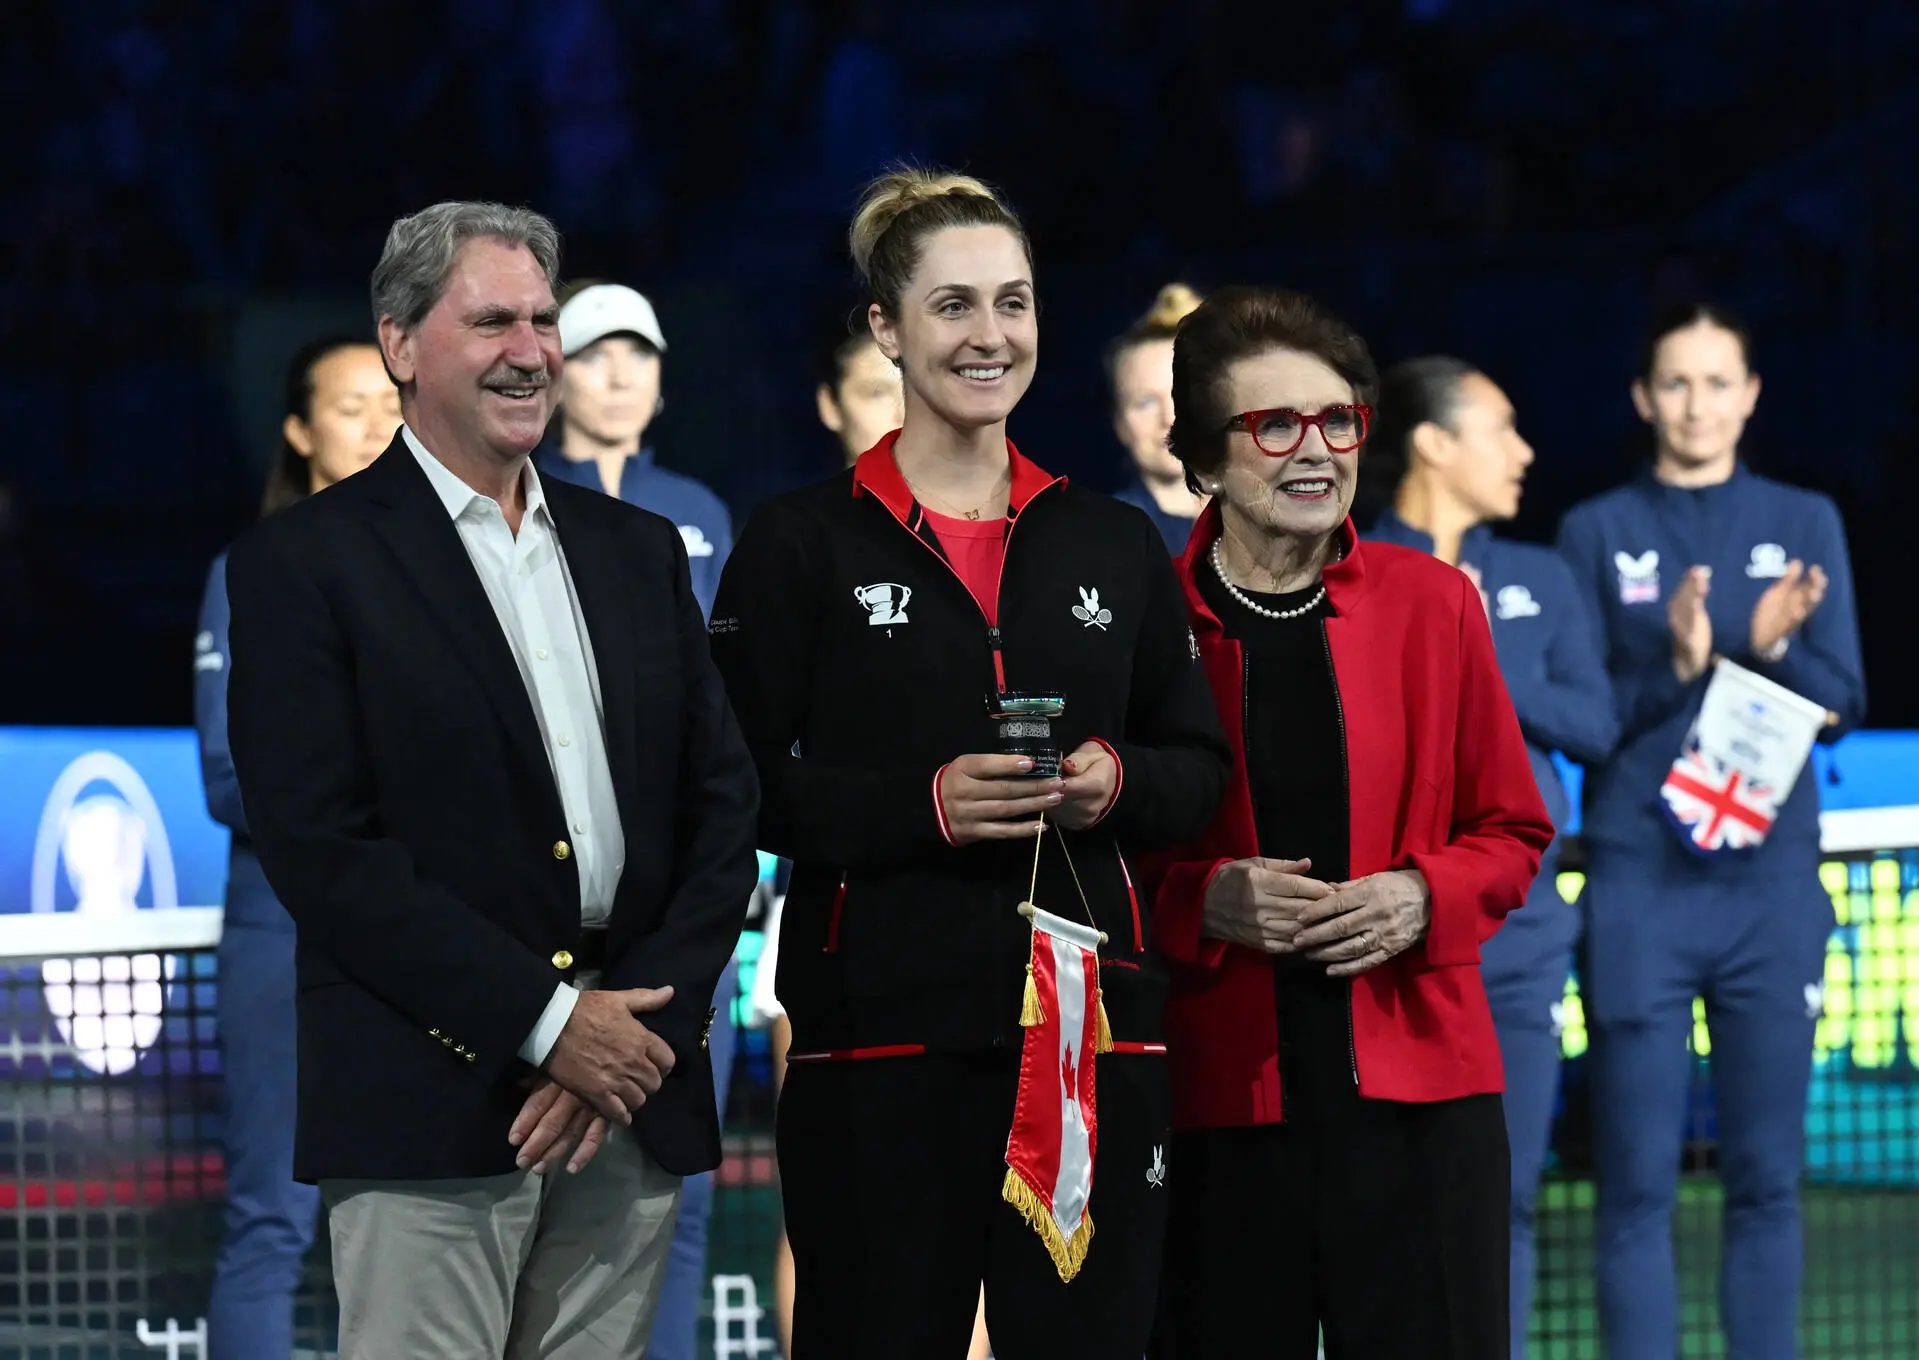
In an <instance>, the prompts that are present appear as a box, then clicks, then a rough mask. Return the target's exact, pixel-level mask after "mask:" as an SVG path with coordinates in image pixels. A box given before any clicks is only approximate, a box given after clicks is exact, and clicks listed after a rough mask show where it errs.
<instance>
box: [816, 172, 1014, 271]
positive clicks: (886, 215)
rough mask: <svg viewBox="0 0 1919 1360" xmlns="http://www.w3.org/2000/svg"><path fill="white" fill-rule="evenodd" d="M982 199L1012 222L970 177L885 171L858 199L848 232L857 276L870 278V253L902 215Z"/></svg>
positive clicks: (1004, 209) (997, 200) (1004, 208)
mask: <svg viewBox="0 0 1919 1360" xmlns="http://www.w3.org/2000/svg"><path fill="white" fill-rule="evenodd" d="M949 197H953V198H983V199H985V200H986V201H987V202H989V203H991V204H993V205H994V206H995V207H997V208H998V209H1000V211H1001V212H1002V213H1005V214H1006V215H1007V217H1008V218H1011V216H1012V213H1011V210H1010V209H1008V208H1007V206H1006V204H1005V203H1004V202H1003V201H1002V200H1001V198H1000V196H999V195H998V194H996V193H994V192H993V191H992V190H991V189H989V188H988V187H987V186H986V185H985V184H984V183H983V182H981V181H980V180H977V179H974V178H973V177H972V176H971V175H956V174H954V173H952V172H951V171H946V170H922V169H919V168H918V167H917V166H911V165H902V166H896V167H895V168H893V169H892V170H889V171H887V172H886V173H885V174H883V175H881V176H880V177H879V178H878V179H876V180H874V181H873V182H872V183H871V184H869V185H867V186H866V191H865V192H864V193H862V194H861V195H860V205H859V208H858V210H857V211H855V212H854V214H853V225H852V227H851V228H850V229H848V231H847V234H846V237H847V245H848V247H849V248H850V249H851V251H852V254H853V263H854V264H855V265H857V266H858V267H859V271H860V273H861V274H862V275H863V276H865V277H867V278H869V279H870V278H871V277H872V264H873V252H874V251H875V250H876V249H877V248H878V247H879V243H880V238H881V237H882V236H884V235H886V229H887V228H888V227H890V226H892V225H893V223H894V222H895V221H896V220H898V218H899V217H900V215H901V214H902V213H905V212H907V211H908V210H910V209H912V208H916V207H918V206H919V205H920V204H922V203H928V202H931V201H932V200H934V199H939V198H949Z"/></svg>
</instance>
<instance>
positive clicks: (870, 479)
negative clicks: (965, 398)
mask: <svg viewBox="0 0 1919 1360" xmlns="http://www.w3.org/2000/svg"><path fill="white" fill-rule="evenodd" d="M899 437H900V432H899V431H898V430H894V431H893V432H892V433H891V434H888V435H887V436H885V437H884V438H883V439H881V440H880V442H879V443H877V444H875V445H874V446H873V447H872V448H870V449H868V450H867V451H866V452H865V453H862V454H861V455H860V457H859V461H858V462H856V463H855V464H853V494H854V495H855V496H859V495H863V494H865V493H867V492H871V493H872V494H873V495H875V496H877V497H878V498H879V500H880V503H881V504H882V505H884V506H885V507H886V508H887V509H888V510H891V511H892V512H893V517H894V518H895V519H897V520H899V522H900V523H901V524H909V525H910V524H912V522H913V507H914V506H915V505H917V504H919V502H918V500H917V499H916V498H915V497H914V495H913V488H912V487H910V486H908V485H907V484H906V478H905V477H904V476H903V475H902V474H901V473H900V465H899V464H898V463H897V462H895V461H894V460H893V444H894V441H896V440H897V439H898V438H899ZM1006 456H1007V457H1008V458H1009V459H1011V460H1012V464H1013V489H1012V495H1011V496H1010V497H1009V499H1008V501H1007V514H1008V515H1009V516H1017V515H1018V514H1019V512H1020V511H1022V510H1024V509H1025V508H1026V502H1028V501H1030V500H1032V499H1033V497H1034V496H1037V495H1038V494H1039V493H1040V492H1042V491H1044V490H1045V489H1046V488H1047V487H1049V486H1051V485H1053V483H1055V482H1063V481H1065V480H1066V479H1065V478H1064V477H1055V476H1053V475H1052V474H1051V473H1049V472H1047V471H1046V469H1044V468H1042V467H1041V466H1039V464H1037V463H1035V462H1032V461H1031V460H1030V459H1027V458H1024V457H1021V456H1020V451H1019V450H1018V449H1017V448H1015V447H1013V441H1012V440H1010V439H1009V440H1007V441H1006Z"/></svg>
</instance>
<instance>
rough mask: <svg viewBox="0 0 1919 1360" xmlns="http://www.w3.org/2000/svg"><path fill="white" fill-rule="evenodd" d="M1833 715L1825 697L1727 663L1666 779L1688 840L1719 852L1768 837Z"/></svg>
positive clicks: (1670, 811)
mask: <svg viewBox="0 0 1919 1360" xmlns="http://www.w3.org/2000/svg"><path fill="white" fill-rule="evenodd" d="M1825 720H1826V711H1825V710H1824V709H1823V708H1821V707H1820V706H1819V705H1818V704H1815V703H1813V702H1812V701H1810V700H1808V699H1803V698H1801V697H1800V696H1799V695H1797V694H1794V693H1793V692H1792V691H1791V690H1789V689H1785V688H1783V687H1781V686H1779V685H1775V684H1774V683H1773V682H1772V681H1770V680H1768V679H1766V678H1765V677H1764V676H1760V675H1755V674H1753V672H1751V671H1749V670H1747V669H1746V668H1745V667H1743V666H1739V665H1735V664H1734V663H1733V662H1730V661H1721V662H1719V664H1718V666H1717V667H1716V668H1715V669H1714V671H1713V676H1712V681H1711V683H1710V684H1708V685H1707V686H1706V697H1705V701H1704V702H1703V703H1702V704H1701V705H1700V709H1699V716H1698V717H1697V718H1695V719H1694V720H1693V725H1692V730H1691V731H1690V732H1688V733H1687V734H1686V743H1685V745H1684V746H1683V747H1682V748H1681V749H1680V752H1679V757H1678V759H1676V760H1674V761H1673V763H1672V768H1671V769H1669V770H1667V771H1666V778H1665V780H1664V782H1663V783H1661V784H1660V786H1659V797H1660V801H1661V802H1662V803H1663V804H1664V807H1665V810H1666V815H1667V817H1668V818H1669V819H1670V820H1671V821H1672V824H1673V826H1674V827H1676V828H1677V829H1678V831H1679V833H1680V835H1681V836H1683V837H1684V838H1685V842H1686V847H1687V848H1688V849H1689V850H1692V851H1693V852H1694V853H1696V854H1699V855H1705V856H1717V855H1724V854H1736V853H1739V852H1744V851H1750V850H1753V849H1755V848H1757V847H1758V846H1760V845H1762V844H1764V842H1765V839H1766V836H1767V834H1768V833H1769V832H1771V830H1772V824H1773V821H1774V819H1775V818H1777V817H1778V815H1779V808H1780V805H1781V804H1783V803H1784V802H1785V801H1786V798H1787V796H1788V795H1789V794H1790V793H1791V792H1792V789H1793V785H1794V784H1795V783H1796V782H1798V779H1799V772H1800V771H1801V770H1802V769H1804V768H1805V765H1806V757H1807V756H1809V755H1810V754H1812V743H1813V741H1814V739H1815V738H1816V737H1818V735H1819V729H1820V727H1821V726H1823V725H1824V723H1825Z"/></svg>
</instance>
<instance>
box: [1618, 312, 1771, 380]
mask: <svg viewBox="0 0 1919 1360" xmlns="http://www.w3.org/2000/svg"><path fill="white" fill-rule="evenodd" d="M1699 325H1706V326H1716V327H1718V328H1719V329H1720V330H1722V331H1726V332H1729V333H1730V334H1731V335H1732V338H1733V339H1735V340H1737V341H1738V342H1739V357H1740V359H1742V360H1743V361H1744V362H1745V365H1746V371H1747V372H1748V373H1751V372H1754V371H1755V370H1754V368H1753V363H1752V332H1751V330H1749V329H1748V328H1747V326H1746V323H1745V322H1744V321H1743V320H1742V319H1741V318H1740V317H1739V315H1738V313H1736V312H1734V311H1733V310H1732V309H1731V308H1729V307H1722V306H1720V305H1719V304H1718V303H1716V302H1698V301H1694V302H1683V303H1680V304H1679V305H1678V306H1674V307H1667V308H1665V309H1664V310H1662V311H1661V312H1660V313H1659V315H1658V316H1657V317H1656V318H1655V319H1654V321H1653V323H1652V327H1651V328H1650V329H1649V330H1648V331H1647V332H1646V344H1645V347H1644V348H1643V349H1641V350H1640V352H1639V376H1640V378H1641V380H1642V381H1643V380H1644V379H1647V378H1650V377H1652V367H1653V364H1654V363H1656V362H1657V361H1658V359H1659V346H1660V345H1661V344H1663V343H1664V342H1665V339H1666V337H1667V336H1669V335H1671V334H1672V333H1673V332H1675V331H1683V330H1689V329H1691V328H1692V327H1694V326H1699Z"/></svg>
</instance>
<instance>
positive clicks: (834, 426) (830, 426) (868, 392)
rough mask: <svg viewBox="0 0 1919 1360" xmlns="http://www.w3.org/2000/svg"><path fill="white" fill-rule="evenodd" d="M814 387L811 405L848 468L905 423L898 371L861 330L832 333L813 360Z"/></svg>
mask: <svg viewBox="0 0 1919 1360" xmlns="http://www.w3.org/2000/svg"><path fill="white" fill-rule="evenodd" d="M814 367H815V372H816V373H817V375H818V378H819V385H818V386H817V387H815V388H814V389H813V402H814V405H815V406H816V407H817V408H818V410H819V413H820V424H822V425H824V426H825V427H826V428H827V430H828V431H829V432H830V433H831V434H832V435H833V436H834V437H835V438H837V439H838V440H839V443H840V453H841V457H842V459H843V460H844V463H845V465H846V466H847V467H852V466H853V464H855V463H857V462H858V461H859V460H860V455H861V454H862V453H865V452H866V451H867V450H868V449H870V448H872V447H873V446H874V445H875V444H877V443H879V442H880V440H881V439H883V438H884V437H885V436H886V435H888V434H890V433H892V432H893V431H894V430H897V429H898V428H899V427H900V422H901V421H902V420H904V419H905V418H906V407H905V396H904V394H903V390H902V387H901V384H900V371H899V367H898V366H897V365H896V364H894V362H893V361H892V360H891V359H888V358H887V357H886V356H885V355H884V354H882V353H881V352H880V347H879V345H878V343H877V342H875V341H874V339H873V333H872V331H871V330H870V329H869V328H868V327H867V325H866V319H865V317H864V316H862V317H861V318H860V322H859V328H858V329H857V330H854V331H851V332H850V333H849V332H848V331H847V330H846V329H845V328H839V327H836V328H835V330H834V333H833V334H832V335H829V336H828V337H827V339H826V342H825V343H824V344H822V345H821V346H820V351H819V355H818V358H817V359H816V360H815V364H814Z"/></svg>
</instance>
